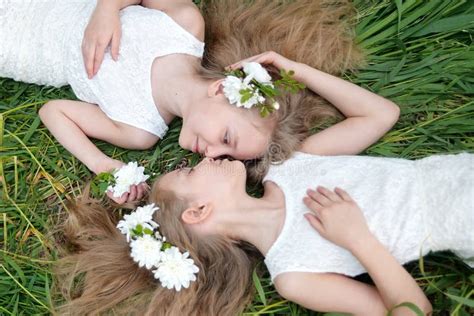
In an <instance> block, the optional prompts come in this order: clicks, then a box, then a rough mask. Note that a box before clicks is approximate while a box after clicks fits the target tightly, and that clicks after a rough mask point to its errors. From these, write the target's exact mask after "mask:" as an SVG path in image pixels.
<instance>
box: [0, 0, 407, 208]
mask: <svg viewBox="0 0 474 316" xmlns="http://www.w3.org/2000/svg"><path fill="white" fill-rule="evenodd" d="M136 2H138V1H132V0H131V1H128V0H124V1H103V0H102V1H101V0H99V1H98V2H97V8H96V10H95V11H94V7H95V2H94V1H89V0H80V1H54V0H50V1H22V2H20V3H19V2H17V1H12V2H10V1H2V2H1V4H0V6H1V8H0V11H1V12H2V14H1V15H0V42H1V43H2V45H0V76H2V77H10V78H14V79H16V80H20V81H25V82H31V83H37V84H46V85H52V86H58V87H59V86H63V85H66V84H69V85H71V87H72V89H73V90H74V92H75V93H76V95H77V97H78V98H79V99H80V100H81V101H71V100H54V101H50V102H48V103H47V104H45V105H44V106H43V107H42V108H41V109H40V113H39V114H40V117H41V119H42V121H43V122H44V124H45V125H46V126H47V127H48V129H49V130H50V131H51V133H52V134H53V135H54V136H55V137H56V139H57V140H58V141H59V142H60V143H61V144H62V145H63V146H64V147H65V148H66V149H67V150H69V151H70V152H71V153H72V154H73V155H75V156H76V157H77V158H78V159H79V160H80V161H82V162H83V163H84V164H85V165H86V166H87V167H88V168H89V169H90V170H92V171H93V172H95V173H100V172H103V171H109V170H111V169H114V168H118V167H120V166H121V165H122V162H120V161H117V160H115V159H112V158H110V157H107V156H106V155H104V154H103V153H102V152H101V151H100V150H99V149H98V148H97V147H96V146H95V145H94V144H93V143H92V142H91V141H90V140H89V137H90V138H96V139H101V140H104V141H107V142H110V143H112V144H114V145H117V146H121V147H124V148H131V149H144V148H149V147H150V146H152V145H154V144H155V143H156V142H157V141H158V140H159V139H160V138H162V137H163V136H164V135H165V133H166V131H167V125H168V124H169V123H170V121H171V120H172V119H173V118H174V117H182V118H183V127H182V130H181V134H180V137H179V143H180V145H181V146H182V147H184V148H186V149H189V150H192V151H194V152H199V153H201V154H203V155H206V156H209V157H218V156H222V155H229V156H232V157H234V158H237V159H253V158H256V157H262V156H263V158H264V159H262V160H261V161H260V162H259V164H263V167H264V168H261V166H260V165H257V166H256V168H255V170H259V171H260V173H259V175H260V176H261V175H262V174H264V171H265V167H266V166H267V165H268V162H269V161H275V160H284V159H286V158H287V157H288V156H289V155H290V153H291V152H293V151H294V150H296V149H299V150H302V151H308V150H312V149H314V142H315V141H316V140H318V143H319V144H320V146H321V148H322V149H324V150H327V151H329V152H331V153H333V154H356V153H359V152H360V151H362V150H364V149H365V148H367V147H368V146H369V145H370V144H372V143H373V142H374V141H375V140H377V139H378V138H379V137H381V136H382V135H383V134H384V133H385V132H386V131H387V130H389V129H390V128H391V126H392V125H393V124H394V123H395V121H396V120H397V118H398V108H397V107H396V105H394V104H393V103H392V102H390V101H388V100H386V99H384V98H382V97H380V96H377V95H375V94H373V93H371V92H369V91H367V90H364V89H362V88H360V87H357V86H355V85H352V84H350V83H348V82H346V81H344V80H341V79H338V78H336V77H333V76H332V75H330V74H340V73H341V72H342V71H344V70H346V69H352V68H354V67H355V65H357V64H358V63H359V62H360V60H361V58H360V53H359V52H358V51H357V49H355V47H354V44H353V40H352V39H353V35H352V33H351V26H350V24H349V23H348V22H347V21H348V19H349V18H350V17H351V15H352V11H353V8H352V6H351V4H350V2H349V1H310V0H304V1H294V2H288V3H285V4H282V5H280V3H279V2H277V1H270V0H266V1H255V2H253V1H252V2H249V3H247V2H246V1H233V0H222V1H221V0H219V1H206V5H205V7H204V8H203V10H204V13H205V18H206V25H207V26H206V28H207V30H206V32H207V35H206V42H207V43H206V45H207V50H206V53H205V56H204V59H203V60H202V64H201V57H202V56H203V52H204V43H203V40H204V27H205V26H204V22H203V18H202V16H201V14H200V12H199V10H198V9H197V8H196V7H195V6H194V4H193V3H192V1H190V0H176V1H165V0H156V1H143V5H146V6H148V7H149V8H153V9H158V10H151V9H147V8H143V7H140V6H130V7H127V8H125V9H124V10H122V11H121V12H120V18H119V17H118V16H119V13H118V12H119V9H120V8H121V7H124V6H127V5H129V4H133V3H136ZM114 12H115V13H114ZM89 20H90V25H89V27H87V30H86V39H85V40H84V44H83V45H82V49H81V42H82V37H83V34H84V30H85V29H86V25H87V23H88V21H89ZM110 20H112V21H115V22H113V23H112V24H114V23H115V25H118V24H119V22H120V25H121V37H120V36H119V35H117V33H118V31H114V33H113V42H112V55H113V56H114V58H111V56H110V55H109V54H106V55H105V57H104V59H103V62H102V65H101V67H100V71H97V68H98V65H99V64H100V61H101V59H102V58H101V57H100V56H101V54H100V52H101V51H103V49H104V47H105V46H107V43H106V42H105V43H104V42H100V43H99V46H95V44H94V41H93V40H92V44H91V42H90V41H89V40H88V39H89V38H91V37H92V38H94V37H93V35H90V34H95V32H96V30H97V29H101V26H102V24H101V23H104V24H106V25H108V24H107V23H108V22H107V21H110ZM106 30H109V28H107V27H106ZM119 37H120V42H121V43H120V54H118V50H117V47H118V44H117V42H118V38H119ZM101 45H102V46H101ZM82 51H83V53H84V55H85V56H89V57H88V58H86V67H84V65H83V63H82V61H81V60H82V53H81V52H82ZM266 51H276V52H279V53H281V54H282V55H284V56H286V57H288V58H285V57H283V56H282V55H280V54H277V53H274V52H268V53H263V54H262V52H266ZM91 56H94V58H95V59H96V61H93V62H92V66H91ZM249 56H256V57H253V58H252V59H251V60H253V61H257V62H261V63H265V64H268V65H269V66H274V67H275V68H278V69H286V70H294V71H295V79H297V80H298V81H300V82H301V83H303V84H305V85H306V86H307V87H308V89H306V91H304V92H302V93H299V94H298V95H294V96H283V97H280V98H279V99H278V102H279V104H280V109H279V110H278V111H275V112H274V113H272V114H271V115H269V116H267V117H266V118H262V117H260V115H259V113H258V111H257V110H256V109H251V110H248V109H243V108H237V107H235V106H231V105H230V103H229V101H228V100H227V98H226V97H225V96H224V94H223V92H222V82H223V80H224V79H225V76H224V67H225V66H228V65H230V64H232V63H235V62H236V61H239V60H242V59H244V58H247V57H249ZM247 61H248V60H247ZM240 65H241V64H238V65H234V66H235V67H239V66H240ZM314 67H316V68H318V69H320V70H321V71H319V70H316V69H314ZM86 69H87V72H89V76H88V74H87V72H86ZM94 74H95V76H93V77H92V75H94ZM318 96H319V97H318ZM321 97H322V98H324V99H326V100H327V101H329V102H330V103H332V104H333V105H334V106H335V107H336V108H337V110H339V111H340V112H341V113H342V114H344V115H345V116H346V117H347V118H346V119H345V120H344V121H342V122H341V123H339V124H337V125H334V126H333V127H331V129H334V130H335V131H337V130H341V127H344V126H350V127H351V131H350V132H349V133H339V134H338V133H337V132H336V133H332V134H331V135H334V137H335V138H330V137H326V136H325V135H326V131H323V132H321V133H318V134H316V135H314V136H312V137H309V138H307V137H308V136H309V128H308V127H313V126H314V124H315V122H318V121H319V122H320V121H321V119H322V118H327V117H330V116H334V115H335V114H336V110H334V109H331V108H329V107H328V106H327V104H325V103H324V102H323V101H322V99H321ZM305 139H306V140H305ZM303 140H305V141H304V143H302V142H303ZM270 144H275V145H276V147H278V150H276V151H275V150H271V148H270ZM142 194H143V186H138V187H135V186H134V187H132V189H131V191H130V193H125V194H124V195H123V196H122V197H120V198H117V199H116V201H117V202H119V203H121V202H124V201H126V200H128V201H131V200H134V199H137V198H141V196H142Z"/></svg>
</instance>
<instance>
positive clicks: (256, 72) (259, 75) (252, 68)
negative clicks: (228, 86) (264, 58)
mask: <svg viewBox="0 0 474 316" xmlns="http://www.w3.org/2000/svg"><path fill="white" fill-rule="evenodd" d="M243 66H244V67H243V70H244V72H245V74H246V75H247V77H246V78H245V80H244V82H246V83H249V82H250V81H251V80H252V79H255V80H257V81H258V82H260V83H264V84H271V82H272V77H271V76H270V74H269V73H268V71H267V70H266V69H265V68H263V67H262V65H261V64H259V63H256V62H249V63H244V64H243Z"/></svg>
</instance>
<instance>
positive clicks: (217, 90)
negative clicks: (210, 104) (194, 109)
mask: <svg viewBox="0 0 474 316" xmlns="http://www.w3.org/2000/svg"><path fill="white" fill-rule="evenodd" d="M224 80H225V79H224V78H223V79H219V80H215V81H213V82H212V83H211V84H210V85H209V87H208V88H207V95H208V96H209V97H215V96H216V95H218V94H222V93H223V92H222V82H223V81H224Z"/></svg>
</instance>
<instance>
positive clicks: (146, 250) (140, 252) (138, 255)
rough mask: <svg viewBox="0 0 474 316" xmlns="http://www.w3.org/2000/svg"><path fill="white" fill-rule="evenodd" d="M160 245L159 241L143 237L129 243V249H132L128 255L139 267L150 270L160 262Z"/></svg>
mask: <svg viewBox="0 0 474 316" xmlns="http://www.w3.org/2000/svg"><path fill="white" fill-rule="evenodd" d="M162 245H163V243H162V242H161V241H159V240H156V239H155V238H153V237H152V236H150V235H143V236H142V237H138V238H137V239H134V240H132V241H131V242H130V248H132V251H131V253H130V255H131V256H132V258H133V261H135V262H136V263H138V266H139V267H146V268H147V269H151V268H152V267H153V266H155V267H156V266H158V264H159V262H160V259H161V255H162V251H161V246H162Z"/></svg>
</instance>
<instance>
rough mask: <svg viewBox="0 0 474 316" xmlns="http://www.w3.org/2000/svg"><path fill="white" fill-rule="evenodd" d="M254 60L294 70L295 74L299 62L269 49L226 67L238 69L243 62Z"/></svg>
mask: <svg viewBox="0 0 474 316" xmlns="http://www.w3.org/2000/svg"><path fill="white" fill-rule="evenodd" d="M248 62H256V63H260V64H264V65H273V66H275V67H276V68H278V69H285V70H287V71H290V70H294V71H295V75H296V69H297V68H298V65H300V64H299V63H297V62H295V61H293V60H290V59H288V58H286V57H283V56H282V55H280V54H278V53H275V52H272V51H269V52H265V53H262V54H259V55H255V56H252V57H249V58H246V59H244V60H241V61H239V62H237V63H235V64H232V65H230V66H228V67H227V69H229V70H234V69H239V68H242V67H243V64H244V63H248Z"/></svg>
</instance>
